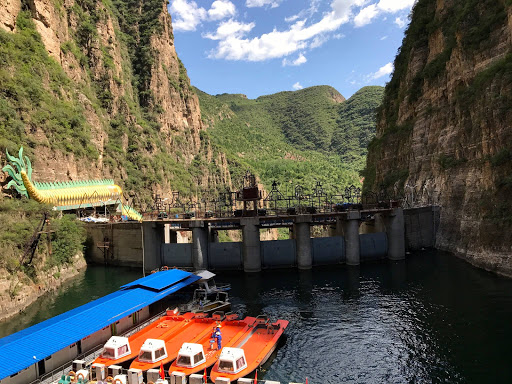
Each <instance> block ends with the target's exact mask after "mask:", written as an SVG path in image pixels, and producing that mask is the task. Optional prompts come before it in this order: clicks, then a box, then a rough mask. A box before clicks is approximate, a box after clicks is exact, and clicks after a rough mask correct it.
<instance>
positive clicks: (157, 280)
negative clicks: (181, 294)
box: [121, 269, 190, 291]
mask: <svg viewBox="0 0 512 384" xmlns="http://www.w3.org/2000/svg"><path fill="white" fill-rule="evenodd" d="M169 273H172V276H173V278H174V279H175V282H174V283H173V284H175V283H176V282H178V281H180V280H183V279H186V278H187V277H189V276H190V273H189V272H185V271H182V270H180V269H169V270H168V271H162V272H160V273H152V274H151V275H149V276H146V277H141V278H140V279H137V280H135V281H132V282H131V283H128V284H125V285H123V286H122V287H121V288H129V287H137V286H139V287H143V288H148V289H154V290H155V291H161V290H162V289H164V288H167V287H168V286H169V285H171V284H169V278H168V275H169Z"/></svg>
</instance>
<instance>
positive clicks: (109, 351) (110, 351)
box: [101, 348, 116, 359]
mask: <svg viewBox="0 0 512 384" xmlns="http://www.w3.org/2000/svg"><path fill="white" fill-rule="evenodd" d="M101 357H104V358H106V359H114V358H115V357H116V356H115V351H114V348H103V352H101Z"/></svg>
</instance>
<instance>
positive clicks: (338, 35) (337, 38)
mask: <svg viewBox="0 0 512 384" xmlns="http://www.w3.org/2000/svg"><path fill="white" fill-rule="evenodd" d="M332 37H333V38H335V39H336V40H339V39H343V38H344V37H345V35H344V34H343V33H337V34H335V35H332Z"/></svg>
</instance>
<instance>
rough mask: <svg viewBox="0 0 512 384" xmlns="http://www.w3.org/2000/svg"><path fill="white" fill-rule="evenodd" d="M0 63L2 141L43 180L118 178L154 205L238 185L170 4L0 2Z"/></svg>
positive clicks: (137, 1)
mask: <svg viewBox="0 0 512 384" xmlns="http://www.w3.org/2000/svg"><path fill="white" fill-rule="evenodd" d="M0 60H1V66H0V146H1V147H2V148H3V147H7V148H9V149H15V148H16V147H17V146H19V145H25V146H26V147H28V148H27V149H28V154H29V156H30V157H31V158H32V159H33V163H34V179H35V180H37V181H55V180H57V181H59V180H70V179H71V180H73V179H84V178H99V177H113V178H114V179H115V180H116V182H118V183H119V184H120V185H121V186H122V187H124V190H125V192H126V193H127V194H129V195H132V196H133V197H134V196H135V195H137V197H138V198H140V199H141V200H145V201H146V202H149V201H151V195H152V193H155V192H161V193H169V192H170V191H171V190H174V191H180V192H181V193H182V194H185V195H188V196H191V195H194V194H196V193H198V192H201V191H202V190H207V189H209V188H213V189H216V188H221V187H222V186H224V185H230V183H231V181H230V175H229V171H228V170H227V161H226V159H225V157H224V155H223V154H222V153H220V152H219V151H218V150H216V149H214V148H212V146H211V145H210V143H209V140H208V138H207V137H206V136H204V137H203V135H201V132H202V131H203V125H202V122H201V113H200V110H199V103H198V99H197V96H196V94H195V92H194V91H193V90H192V88H191V87H190V81H189V79H188V76H187V73H186V70H185V68H184V66H183V65H182V63H181V62H180V60H179V58H178V57H177V55H176V51H175V48H174V41H173V33H172V25H171V17H170V15H169V13H168V12H167V5H166V1H162V0H150V1H142V0H131V1H121V0H113V1H107V0H8V1H2V2H1V3H0ZM134 198H135V197H134Z"/></svg>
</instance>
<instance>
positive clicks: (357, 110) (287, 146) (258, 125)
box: [196, 86, 383, 192]
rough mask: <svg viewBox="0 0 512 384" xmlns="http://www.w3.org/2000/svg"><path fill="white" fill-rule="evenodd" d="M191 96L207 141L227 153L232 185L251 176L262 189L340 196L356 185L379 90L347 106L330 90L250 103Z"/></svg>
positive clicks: (367, 92) (227, 96)
mask: <svg viewBox="0 0 512 384" xmlns="http://www.w3.org/2000/svg"><path fill="white" fill-rule="evenodd" d="M196 94H197V95H198V97H199V104H200V106H201V116H202V119H203V123H204V124H206V125H207V126H208V127H209V128H208V129H207V134H208V136H209V137H210V139H211V142H212V143H213V144H214V145H215V146H216V147H218V148H219V149H220V150H221V151H222V152H224V153H226V155H227V158H228V161H229V163H230V171H231V173H232V179H233V180H238V178H239V176H240V175H241V174H242V173H243V172H244V171H245V170H246V169H251V170H252V171H253V172H255V173H256V174H257V175H258V176H259V177H260V179H261V181H262V183H263V184H264V185H265V186H266V187H267V189H268V188H269V187H270V185H271V183H272V181H273V180H277V181H278V182H279V183H280V184H281V185H283V186H287V187H289V188H291V187H292V184H293V185H295V184H302V185H303V186H305V187H306V188H311V187H312V186H313V185H314V184H315V182H316V181H320V182H322V184H324V186H325V187H326V188H329V189H330V192H335V191H338V192H341V190H342V189H344V188H345V187H346V186H348V185H350V184H356V185H357V184H358V183H359V176H358V173H359V171H360V170H361V169H362V168H363V167H364V162H365V156H366V147H367V144H368V142H369V141H370V140H371V139H372V138H373V136H374V135H375V109H376V108H377V106H378V105H379V104H380V101H381V99H382V95H383V88H382V87H365V88H362V89H361V90H359V91H358V92H357V93H355V94H354V95H353V96H352V97H351V98H350V99H349V100H345V98H344V97H343V96H342V95H341V94H340V93H339V92H338V91H336V90H335V89H334V88H332V87H329V86H316V87H311V88H306V89H302V90H300V91H295V92H280V93H277V94H274V95H268V96H262V97H259V98H257V99H254V100H251V99H247V98H246V97H245V96H244V95H240V94H235V95H233V94H222V95H216V96H211V95H208V94H206V93H204V92H202V91H200V90H197V89H196ZM287 187H283V188H287Z"/></svg>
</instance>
